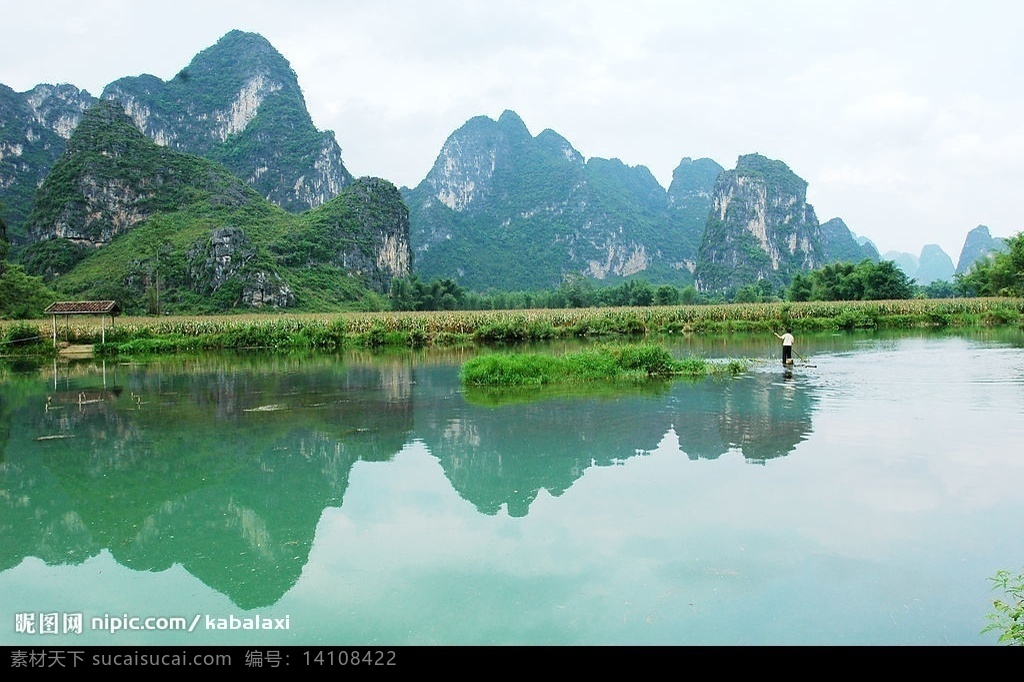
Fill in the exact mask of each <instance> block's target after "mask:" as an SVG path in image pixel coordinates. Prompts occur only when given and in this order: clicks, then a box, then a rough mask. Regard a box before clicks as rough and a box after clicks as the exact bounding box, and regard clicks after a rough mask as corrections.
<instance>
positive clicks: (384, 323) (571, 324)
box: [0, 297, 1024, 357]
mask: <svg viewBox="0 0 1024 682" xmlns="http://www.w3.org/2000/svg"><path fill="white" fill-rule="evenodd" d="M1022 320H1024V298H999V297H990V298H955V299H910V300H891V301H824V302H775V303H726V304H712V305H678V306H654V307H621V308H569V309H536V310H486V311H415V312H413V311H410V312H373V313H331V314H319V315H318V314H273V313H267V314H251V313H250V314H242V315H220V316H168V317H127V316H125V317H118V318H115V320H114V322H113V323H111V322H110V320H109V319H108V320H107V322H106V326H105V327H104V328H103V329H101V323H100V320H98V319H95V318H90V317H86V316H79V317H73V318H69V319H58V320H57V321H56V337H57V347H58V348H59V347H61V346H67V345H92V346H93V350H94V353H95V354H96V355H98V356H101V357H116V356H137V355H153V354H173V353H190V352H199V351H213V350H249V349H251V350H265V351H275V350H277V351H282V350H284V351H287V350H314V351H315V350H320V351H336V350H341V349H343V348H347V347H356V348H365V349H378V348H379V349H385V348H423V347H430V346H439V347H445V346H449V347H450V346H490V345H500V344H515V343H522V342H531V341H545V340H556V339H569V338H604V337H607V338H615V337H620V338H637V337H642V336H656V335H671V334H728V333H741V332H749V333H758V332H765V333H768V332H775V331H778V330H780V329H784V328H791V329H793V330H794V331H795V332H797V333H800V332H821V331H842V330H858V329H860V330H865V329H918V328H974V327H997V326H1020V325H1022ZM53 334H54V322H53V320H50V319H46V320H29V321H25V320H22V321H16V322H11V321H9V322H3V323H0V341H2V346H0V355H12V354H13V355H18V354H36V355H39V354H42V355H46V354H52V353H55V352H56V350H57V349H55V348H54V344H53ZM101 339H105V342H101Z"/></svg>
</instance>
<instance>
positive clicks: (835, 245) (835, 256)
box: [821, 218, 879, 264]
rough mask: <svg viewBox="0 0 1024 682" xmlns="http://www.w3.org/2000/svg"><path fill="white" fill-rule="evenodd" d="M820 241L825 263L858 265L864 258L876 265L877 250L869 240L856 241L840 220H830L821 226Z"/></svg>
mask: <svg viewBox="0 0 1024 682" xmlns="http://www.w3.org/2000/svg"><path fill="white" fill-rule="evenodd" d="M821 239H822V244H823V246H824V248H825V262H826V263H835V262H844V263H854V264H856V263H860V262H861V261H862V260H864V259H865V258H866V259H868V260H870V261H872V262H874V263H877V262H878V261H879V255H878V249H876V248H875V245H874V244H872V243H871V240H870V239H858V238H857V236H856V235H855V234H853V232H851V231H850V228H848V227H847V226H846V223H844V222H843V220H842V218H832V220H829V221H827V222H824V223H822V224H821Z"/></svg>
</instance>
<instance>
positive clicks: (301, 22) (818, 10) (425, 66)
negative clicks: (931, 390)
mask: <svg viewBox="0 0 1024 682" xmlns="http://www.w3.org/2000/svg"><path fill="white" fill-rule="evenodd" d="M0 16H4V17H5V20H6V22H7V25H8V26H9V30H8V31H6V32H5V40H4V41H2V42H0V83H3V84H5V85H8V86H10V87H12V88H14V89H15V90H16V91H19V92H23V91H25V90H28V89H30V88H31V87H33V86H34V85H36V84H38V83H57V82H68V83H73V84H75V85H77V86H79V87H82V88H85V89H87V90H89V92H90V93H92V94H94V95H99V94H100V92H101V91H102V90H103V87H104V86H105V85H106V84H108V83H110V82H111V81H113V80H115V79H117V78H120V77H122V76H136V75H139V74H142V73H150V74H153V75H155V76H158V77H160V78H163V79H170V78H172V77H173V76H174V74H175V73H177V72H178V71H179V70H180V69H181V68H182V67H184V66H185V65H187V64H188V62H189V61H190V60H191V59H192V57H193V56H194V55H195V54H196V53H198V52H200V51H201V50H203V49H205V48H207V47H209V46H211V45H213V44H214V43H215V42H216V41H217V40H218V39H219V38H220V37H221V36H223V35H224V34H225V33H227V32H228V31H230V30H232V29H240V30H245V31H253V32H256V33H259V34H261V35H263V36H264V37H265V38H267V40H269V41H270V42H271V44H273V45H274V47H276V48H277V49H278V51H280V52H281V54H282V55H284V57H285V58H286V59H287V60H288V61H289V62H290V63H291V65H292V68H293V69H294V70H295V72H296V74H297V75H298V78H299V84H300V85H301V86H302V88H303V92H304V94H305V97H306V102H307V105H308V107H309V110H310V113H311V115H312V117H313V121H314V123H315V125H316V126H317V127H318V128H320V129H324V130H333V131H334V132H335V134H336V136H337V139H338V142H339V144H340V145H341V147H342V150H343V156H344V159H345V163H346V165H347V166H348V168H349V170H350V171H352V172H353V173H354V174H356V175H376V176H380V177H384V178H387V179H388V180H391V181H392V182H394V183H395V184H397V185H399V186H403V185H404V186H414V185H416V184H418V183H419V181H420V180H422V179H423V177H424V176H425V175H426V173H427V171H428V170H429V169H430V167H431V165H432V164H433V162H434V159H435V158H436V156H437V154H438V152H439V151H440V149H441V146H442V145H443V144H444V141H445V139H446V138H447V137H448V135H449V134H451V133H452V132H453V131H454V130H456V129H457V128H458V127H459V126H461V125H462V124H463V123H465V122H466V121H467V120H468V119H470V118H472V117H473V116H477V115H487V116H490V117H492V118H497V117H498V116H499V115H500V114H501V112H502V111H503V110H505V109H512V110H514V111H516V112H517V113H518V114H519V115H520V116H521V117H522V118H523V120H524V122H525V123H526V125H527V127H529V129H530V131H531V132H532V133H533V134H535V135H536V134H537V133H539V132H540V131H541V130H543V129H545V128H550V129H552V130H555V131H556V132H558V133H560V134H561V135H563V136H564V137H565V138H566V139H567V140H568V141H569V142H570V143H571V144H572V145H573V146H574V147H576V149H578V150H579V151H580V153H582V154H583V155H584V156H585V157H587V158H590V157H595V156H596V157H605V158H613V157H614V158H619V159H621V160H622V161H623V162H625V163H627V164H630V165H645V166H647V167H648V168H650V170H651V171H652V173H654V175H655V177H657V178H658V180H659V181H660V182H661V183H662V185H664V186H666V187H667V185H668V183H669V182H670V181H671V175H672V170H673V169H674V168H675V167H676V166H677V165H678V164H679V161H680V159H682V158H683V157H687V156H688V157H693V158H699V157H710V158H713V159H715V160H716V161H717V162H718V163H720V164H722V165H723V166H725V167H726V168H732V167H733V166H734V165H735V163H736V159H737V157H738V156H740V155H741V154H747V153H752V152H758V153H761V154H764V155H766V156H769V157H771V158H775V159H780V160H782V161H784V162H785V163H786V164H787V165H789V167H790V168H791V169H793V171H794V172H795V173H796V174H797V175H799V176H800V177H802V178H803V179H805V180H807V182H808V184H809V187H808V199H809V201H810V202H811V203H812V204H813V205H814V207H815V210H816V211H817V213H818V217H819V219H820V220H822V221H823V222H824V221H825V220H828V219H830V218H833V217H841V218H843V220H844V221H846V223H847V225H848V226H849V227H850V229H852V230H853V231H854V232H856V233H857V234H859V235H862V236H867V237H869V238H871V239H872V240H873V241H874V242H875V244H876V245H877V246H878V248H879V249H880V250H881V251H882V252H883V253H884V252H885V251H888V250H900V251H909V252H912V253H915V254H916V253H919V252H920V249H921V247H922V246H923V245H924V244H926V243H937V244H939V245H940V246H941V247H942V248H943V249H944V250H945V251H946V252H947V253H949V254H950V256H951V257H952V258H953V259H954V261H955V260H956V259H957V257H958V256H959V252H960V248H961V247H962V245H963V239H964V237H965V236H966V234H967V232H968V231H969V230H970V229H972V228H973V227H975V226H977V225H979V224H985V225H988V226H989V228H990V229H991V230H992V232H993V234H995V235H997V236H1009V235H1011V234H1015V233H1016V232H1018V231H1021V230H1024V220H1022V217H1021V209H1020V208H1019V202H1017V201H1016V200H1015V194H1016V190H1017V189H1018V188H1019V187H1021V186H1022V185H1024V162H1022V159H1024V154H1022V153H1021V152H1022V151H1024V91H1022V90H1021V88H1019V87H1018V85H1017V84H1018V82H1019V73H1021V70H1022V68H1021V67H1024V46H1022V43H1021V41H1020V40H1019V35H1018V34H1019V28H1018V27H1019V26H1021V25H1024V5H1018V4H1015V3H1007V2H996V1H993V0H976V2H974V3H962V2H925V1H919V0H913V1H911V0H888V1H875V0H857V1H850V2H846V1H843V0H838V1H837V2H831V3H818V2H809V1H804V0H789V1H785V0H781V1H776V2H761V1H756V0H732V1H729V0H726V1H723V2H711V3H709V2H686V1H683V2H680V1H678V0H677V1H672V0H634V2H633V3H628V4H627V3H620V2H597V1H585V0H521V1H518V2H517V1H514V0H510V1H509V2H505V3H482V2H473V1H470V0H435V1H434V2H430V3H422V2H413V1H411V0H381V1H380V2H374V3H368V2H362V1H355V0H351V1H346V0H342V1H340V2H328V1H327V0H322V1H321V0H291V1H290V2H287V3H280V2H270V1H269V0H250V1H248V2H240V1H236V0H222V1H218V2H215V3H206V2H197V1H195V0H179V1H178V2H175V3H157V2H145V1H143V2H139V1H136V2H127V1H124V0H105V1H100V2H91V3H77V2H66V1H62V0H37V2H36V3H34V4H32V3H24V2H15V1H14V0H0Z"/></svg>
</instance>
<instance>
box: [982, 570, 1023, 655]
mask: <svg viewBox="0 0 1024 682" xmlns="http://www.w3.org/2000/svg"><path fill="white" fill-rule="evenodd" d="M989 580H991V581H992V583H993V587H992V589H993V590H1002V591H1003V597H1002V598H1001V599H995V600H993V602H992V608H993V609H995V610H994V611H992V612H991V613H989V614H988V615H987V616H986V618H987V619H988V621H989V624H988V625H987V626H986V627H985V629H984V630H982V632H992V631H998V632H1000V633H1001V634H1000V635H999V641H1000V642H1002V643H1005V644H1011V645H1016V646H1024V572H1021V573H1017V574H1016V575H1014V574H1012V573H1010V572H1009V571H1005V570H1004V571H998V572H997V573H996V574H995V575H994V576H992V577H991V578H989Z"/></svg>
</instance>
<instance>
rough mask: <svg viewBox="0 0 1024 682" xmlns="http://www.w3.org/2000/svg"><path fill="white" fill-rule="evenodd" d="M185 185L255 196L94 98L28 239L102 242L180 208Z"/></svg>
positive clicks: (233, 197)
mask: <svg viewBox="0 0 1024 682" xmlns="http://www.w3.org/2000/svg"><path fill="white" fill-rule="evenodd" d="M191 188H202V189H204V190H206V191H210V192H213V193H214V195H215V196H216V197H217V201H218V202H219V203H222V204H224V205H230V204H235V205H241V204H242V203H245V202H247V201H252V200H253V199H254V198H255V197H254V196H252V194H251V190H250V191H248V192H247V190H246V188H245V186H244V185H243V184H242V182H241V181H240V180H238V179H237V178H234V177H232V176H231V175H230V174H229V173H227V171H225V170H221V171H217V170H216V169H214V168H213V167H212V165H211V164H209V163H208V162H207V164H205V165H204V164H202V163H197V160H196V159H195V158H194V157H190V156H187V155H184V154H179V153H177V152H172V151H170V150H166V149H164V148H162V147H159V146H156V145H154V144H153V143H152V142H150V141H149V140H147V139H146V138H145V136H143V135H142V134H141V133H140V132H139V131H138V129H136V128H135V127H134V126H133V125H132V123H131V121H130V120H129V119H128V117H127V116H126V115H125V113H124V112H123V111H122V110H121V108H120V106H119V105H118V104H117V103H115V102H108V101H101V102H99V103H97V104H96V105H95V106H93V107H92V108H91V109H89V111H88V112H86V114H85V115H84V116H83V118H82V120H81V122H80V123H79V125H78V126H77V127H76V128H75V132H74V134H73V135H72V138H71V139H70V140H69V141H68V143H67V147H66V151H65V154H64V155H63V157H62V158H61V159H59V160H58V162H57V163H55V164H54V167H53V169H52V170H51V172H50V173H49V174H48V175H47V177H46V180H45V182H44V183H43V185H42V186H41V187H40V189H39V191H38V192H37V194H36V200H35V205H34V208H33V211H32V213H31V214H30V216H29V217H28V219H27V221H26V233H27V236H28V240H29V242H42V241H47V240H52V239H62V240H68V241H70V242H72V243H74V244H77V245H79V246H83V247H90V248H96V247H100V246H105V245H108V244H110V243H111V242H112V241H113V240H114V239H115V238H117V237H119V236H121V235H124V234H126V233H128V232H129V231H130V230H131V229H132V228H133V227H134V226H135V225H137V224H139V223H141V222H143V221H145V220H147V219H148V218H149V217H151V216H152V215H154V214H155V213H157V212H159V211H169V210H176V209H177V208H179V207H180V202H181V200H182V197H183V195H184V194H187V193H188V192H189V191H191Z"/></svg>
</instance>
